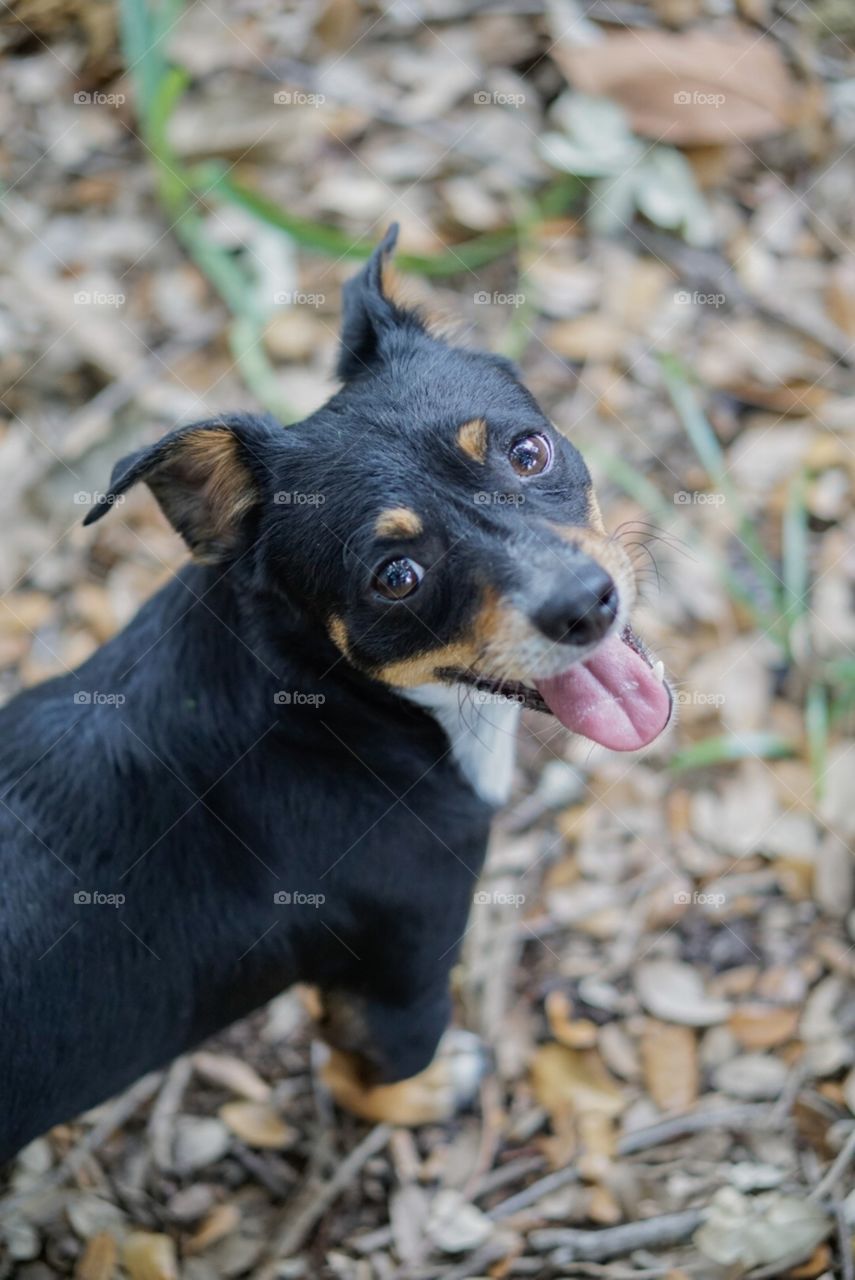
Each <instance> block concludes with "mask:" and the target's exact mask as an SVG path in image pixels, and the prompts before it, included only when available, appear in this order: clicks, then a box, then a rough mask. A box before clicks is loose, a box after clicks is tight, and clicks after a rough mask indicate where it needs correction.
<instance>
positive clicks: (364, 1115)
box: [321, 1029, 485, 1126]
mask: <svg viewBox="0 0 855 1280" xmlns="http://www.w3.org/2000/svg"><path fill="white" fill-rule="evenodd" d="M361 1067H362V1063H361V1060H360V1058H359V1057H358V1055H357V1054H353V1053H343V1052H341V1050H339V1049H332V1050H331V1051H330V1057H329V1061H328V1062H327V1064H326V1065H325V1066H324V1067H323V1068H322V1070H321V1078H322V1079H323V1081H324V1083H325V1084H326V1086H327V1088H328V1089H329V1091H330V1093H331V1094H332V1096H333V1097H334V1098H335V1100H336V1102H337V1103H338V1105H339V1106H340V1107H342V1108H343V1110H345V1111H350V1112H352V1113H353V1115H356V1116H360V1117H361V1119H363V1120H369V1121H371V1122H372V1123H373V1124H397V1125H405V1126H414V1125H420V1124H438V1123H441V1122H442V1121H444V1120H449V1119H450V1118H451V1117H452V1116H453V1115H454V1114H455V1113H456V1112H457V1111H459V1110H460V1108H461V1107H462V1106H465V1105H466V1104H467V1103H469V1102H471V1100H472V1098H473V1097H474V1096H475V1093H476V1092H477V1088H478V1084H479V1081H480V1079H481V1077H482V1075H483V1074H484V1070H485V1055H484V1051H483V1050H482V1049H481V1047H480V1042H479V1041H478V1040H477V1037H475V1036H473V1035H471V1034H470V1033H469V1032H467V1031H459V1030H455V1029H452V1030H451V1031H448V1032H446V1034H445V1036H444V1037H443V1040H442V1043H441V1045H440V1048H439V1050H438V1052H437V1055H436V1057H435V1058H434V1060H433V1062H431V1064H430V1065H429V1066H428V1067H426V1068H425V1070H424V1071H420V1072H419V1074H418V1075H417V1076H411V1077H410V1078H409V1079H408V1080H399V1081H397V1082H396V1083H395V1084H377V1085H371V1084H365V1082H364V1080H363V1078H362V1072H361Z"/></svg>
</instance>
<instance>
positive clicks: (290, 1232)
mask: <svg viewBox="0 0 855 1280" xmlns="http://www.w3.org/2000/svg"><path fill="white" fill-rule="evenodd" d="M391 1132H392V1130H391V1127H390V1126H389V1125H387V1124H378V1125H376V1126H375V1127H374V1128H373V1129H372V1130H371V1131H370V1132H369V1133H367V1134H366V1135H365V1137H364V1138H363V1139H362V1141H361V1142H360V1143H358V1144H357V1146H355V1147H354V1148H353V1150H352V1151H351V1152H350V1154H349V1155H348V1156H346V1157H345V1158H344V1160H342V1162H341V1164H340V1165H339V1167H338V1169H337V1170H336V1172H335V1173H334V1174H333V1176H332V1177H331V1178H330V1179H329V1180H328V1181H327V1182H325V1183H320V1184H317V1183H315V1184H314V1185H308V1186H306V1188H305V1190H304V1195H303V1196H302V1197H301V1199H302V1204H300V1205H299V1206H298V1207H297V1209H296V1212H292V1213H289V1215H288V1218H287V1219H286V1221H285V1222H284V1223H283V1224H282V1226H281V1227H280V1229H279V1232H278V1234H277V1235H276V1236H275V1238H274V1241H273V1244H272V1245H271V1248H270V1251H269V1256H271V1257H274V1258H278V1259H281V1258H288V1257H290V1256H291V1255H292V1254H294V1253H296V1251H297V1250H298V1249H299V1248H300V1245H301V1244H302V1243H303V1241H304V1240H305V1239H306V1237H307V1236H308V1235H309V1233H310V1231H311V1230H312V1228H313V1227H314V1225H315V1223H316V1222H318V1221H319V1220H320V1219H321V1218H322V1217H323V1215H324V1214H325V1213H326V1211H327V1209H328V1208H329V1207H330V1205H331V1204H332V1203H333V1201H335V1200H337V1199H338V1197H339V1196H340V1195H341V1193H342V1191H344V1189H345V1187H346V1186H347V1185H348V1184H349V1183H350V1182H352V1181H353V1179H354V1178H355V1177H356V1176H357V1174H358V1173H359V1172H360V1171H361V1169H362V1168H363V1166H364V1165H365V1164H366V1163H367V1162H368V1161H369V1160H370V1159H371V1157H372V1156H374V1155H376V1154H377V1152H378V1151H382V1150H383V1148H384V1147H385V1146H386V1143H387V1142H388V1141H389V1137H390V1134H391Z"/></svg>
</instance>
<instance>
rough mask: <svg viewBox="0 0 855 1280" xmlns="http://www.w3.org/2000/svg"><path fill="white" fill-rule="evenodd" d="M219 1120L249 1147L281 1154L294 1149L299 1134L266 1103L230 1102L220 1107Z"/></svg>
mask: <svg viewBox="0 0 855 1280" xmlns="http://www.w3.org/2000/svg"><path fill="white" fill-rule="evenodd" d="M219 1115H220V1119H221V1120H222V1121H223V1123H224V1124H225V1125H226V1126H227V1127H228V1128H229V1129H231V1131H232V1133H234V1134H235V1135H236V1136H237V1137H238V1138H240V1139H241V1141H243V1142H245V1143H246V1144H247V1145H248V1146H250V1147H264V1148H266V1149H269V1150H271V1151H282V1150H284V1149H285V1148H286V1147H290V1146H293V1144H294V1143H295V1142H296V1141H297V1138H298V1137H299V1134H298V1133H297V1130H296V1129H293V1128H292V1127H291V1125H288V1124H286V1123H285V1121H284V1120H283V1119H282V1117H281V1116H280V1115H279V1114H278V1113H277V1112H276V1111H274V1110H273V1108H272V1107H270V1106H268V1105H267V1104H266V1103H263V1102H227V1103H226V1104H225V1105H224V1106H222V1107H220V1111H219Z"/></svg>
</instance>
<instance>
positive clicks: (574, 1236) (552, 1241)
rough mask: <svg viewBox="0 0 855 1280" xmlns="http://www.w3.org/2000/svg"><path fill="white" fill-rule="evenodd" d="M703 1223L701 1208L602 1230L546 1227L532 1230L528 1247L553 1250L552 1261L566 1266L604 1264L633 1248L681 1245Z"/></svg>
mask: <svg viewBox="0 0 855 1280" xmlns="http://www.w3.org/2000/svg"><path fill="white" fill-rule="evenodd" d="M703 1220H704V1211H703V1210H702V1209H684V1210H683V1212H682V1213H663V1214H662V1215H661V1216H660V1217H658V1218H643V1219H642V1220H641V1221H640V1222H626V1223H623V1224H622V1225H621V1226H619V1227H605V1228H604V1229H603V1230H602V1231H584V1230H581V1229H576V1228H575V1227H546V1228H544V1229H543V1230H541V1231H532V1232H531V1233H530V1235H529V1237H528V1241H529V1244H530V1245H531V1246H532V1247H533V1248H534V1249H537V1250H538V1251H539V1252H544V1253H545V1252H547V1251H548V1250H550V1249H554V1250H555V1252H554V1253H552V1254H551V1255H550V1262H552V1264H553V1265H554V1266H564V1265H565V1263H568V1262H605V1261H607V1260H608V1259H609V1258H618V1257H621V1256H623V1255H625V1254H628V1253H632V1251H633V1249H657V1248H659V1249H661V1248H663V1247H664V1246H666V1245H671V1244H680V1243H681V1241H683V1240H685V1239H686V1237H687V1236H690V1235H691V1234H692V1232H693V1231H695V1230H696V1229H697V1228H698V1227H699V1226H700V1225H701V1223H702V1222H703Z"/></svg>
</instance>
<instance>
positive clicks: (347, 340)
mask: <svg viewBox="0 0 855 1280" xmlns="http://www.w3.org/2000/svg"><path fill="white" fill-rule="evenodd" d="M397 239H398V224H397V222H393V223H392V225H391V226H390V228H389V230H388V231H387V232H386V234H385V236H384V237H383V239H382V240H381V241H380V243H379V244H378V246H377V248H376V249H375V250H374V252H373V253H372V255H371V257H370V258H369V259H368V261H367V262H366V264H365V266H364V267H363V268H362V270H361V271H360V272H359V274H358V275H355V276H354V277H353V279H352V280H348V282H347V284H346V285H345V286H344V289H343V291H342V319H341V347H340V350H339V357H338V369H337V372H338V376H339V377H340V378H341V379H342V380H343V381H345V382H346V381H347V380H348V379H349V378H353V377H355V376H356V375H357V374H360V373H365V372H366V371H367V370H369V369H371V368H372V366H373V365H374V364H375V363H376V361H377V360H378V358H380V357H382V353H383V352H382V349H383V344H384V341H385V340H387V339H388V338H389V337H390V336H391V335H392V334H394V332H395V331H396V330H401V329H406V328H409V329H420V330H423V329H424V328H425V325H424V323H423V321H422V319H421V317H420V316H419V314H418V312H416V311H413V310H411V309H410V308H408V307H404V306H402V305H401V303H400V302H396V301H395V298H394V297H393V291H392V285H393V281H392V280H391V275H390V271H389V266H390V260H391V256H392V253H393V251H394V249H395V244H396V242H397Z"/></svg>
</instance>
